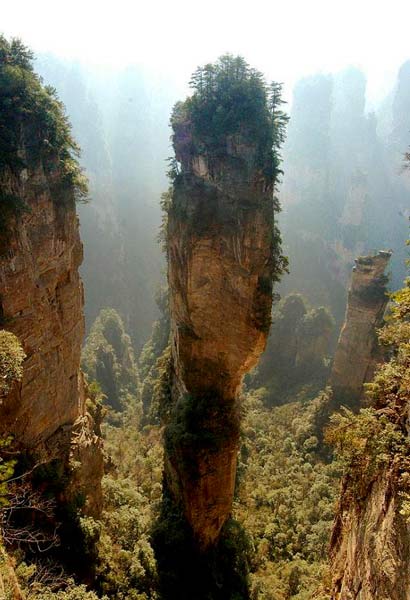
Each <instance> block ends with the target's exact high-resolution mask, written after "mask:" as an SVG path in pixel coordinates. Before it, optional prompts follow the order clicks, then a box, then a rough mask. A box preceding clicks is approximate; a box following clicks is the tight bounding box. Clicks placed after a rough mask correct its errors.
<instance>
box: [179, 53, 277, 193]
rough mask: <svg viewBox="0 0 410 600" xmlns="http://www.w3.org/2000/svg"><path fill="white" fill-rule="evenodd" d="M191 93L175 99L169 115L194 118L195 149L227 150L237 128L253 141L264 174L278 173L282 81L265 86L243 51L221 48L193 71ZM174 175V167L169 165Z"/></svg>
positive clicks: (244, 137) (214, 152) (202, 150)
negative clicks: (211, 59) (239, 53)
mask: <svg viewBox="0 0 410 600" xmlns="http://www.w3.org/2000/svg"><path fill="white" fill-rule="evenodd" d="M190 86H191V88H192V90H193V94H192V95H191V97H190V98H188V99H187V100H186V101H185V102H184V103H178V104H177V105H176V106H175V108H174V112H173V115H172V118H171V125H172V126H173V127H174V129H175V126H176V125H177V124H178V123H179V122H183V121H185V122H187V121H188V122H189V123H191V124H192V132H193V138H192V143H193V144H194V146H195V147H196V148H197V150H198V151H200V152H201V153H202V152H205V153H210V154H211V155H213V156H217V155H218V154H221V153H222V154H224V153H225V152H226V142H227V138H228V137H230V136H235V135H237V134H240V135H241V136H242V137H243V140H244V141H245V142H248V143H250V144H254V143H257V145H258V148H259V156H258V163H259V166H260V167H261V168H262V169H263V171H264V174H265V176H266V178H267V179H269V180H272V181H276V179H277V176H278V175H279V174H280V172H281V171H280V162H281V158H280V147H281V145H282V144H283V142H284V139H285V129H286V124H287V121H288V117H287V115H286V114H285V113H284V112H283V111H282V110H281V105H282V104H283V100H282V97H281V93H282V88H281V84H278V83H272V84H271V86H270V87H269V86H268V85H267V84H266V82H265V80H264V78H263V75H262V74H261V73H260V72H259V71H257V70H256V69H253V68H251V67H250V66H249V65H248V63H247V62H246V61H245V60H244V59H243V58H242V57H241V56H236V57H234V56H232V55H231V54H225V55H223V56H221V57H220V58H219V60H218V61H217V62H216V63H214V64H207V65H205V66H204V67H198V69H197V70H196V71H195V72H194V74H193V75H192V78H191V81H190ZM171 175H172V177H176V176H177V175H178V170H176V169H175V168H174V169H172V167H171Z"/></svg>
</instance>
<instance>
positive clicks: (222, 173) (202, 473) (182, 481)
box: [165, 103, 276, 549]
mask: <svg viewBox="0 0 410 600" xmlns="http://www.w3.org/2000/svg"><path fill="white" fill-rule="evenodd" d="M234 105H235V103H234ZM173 128H174V137H173V141H174V149H175V155H176V159H177V161H178V163H179V164H180V165H181V166H180V173H179V174H178V175H177V176H176V178H175V180H174V186H173V192H172V200H171V203H170V206H169V209H168V227H167V248H168V265H169V268H168V282H169V290H170V314H171V339H172V363H173V367H172V371H173V375H172V381H171V398H172V399H171V406H170V407H168V409H169V417H168V426H167V430H166V435H165V484H166V489H167V490H168V492H169V493H170V494H171V497H172V498H173V500H174V502H176V503H177V504H178V505H180V506H181V508H182V510H183V513H184V515H185V518H186V519H187V521H188V523H189V525H190V528H191V530H192V532H193V536H194V539H195V540H196V542H197V544H198V546H199V547H200V548H202V549H206V548H209V547H210V546H212V545H213V544H215V543H216V541H217V540H218V536H219V534H220V531H221V528H222V526H223V525H224V523H225V522H226V521H227V519H228V517H229V515H230V512H231V508H232V500H233V494H234V487H235V475H236V464H237V452H238V442H239V424H240V410H239V398H238V395H239V390H240V387H241V383H242V378H243V376H244V375H245V373H247V372H248V371H249V370H250V369H251V368H252V367H253V366H254V365H255V364H256V362H257V361H258V358H259V356H260V354H261V352H262V351H263V349H264V348H265V344H266V339H267V334H268V331H269V326H270V315H271V302H272V280H273V273H274V270H275V267H276V264H275V250H274V229H273V218H274V214H273V213H274V210H273V201H272V195H273V185H274V178H273V175H270V176H269V175H265V174H264V168H263V165H262V166H260V164H258V160H260V155H261V153H262V152H263V150H264V148H263V147H262V144H261V143H260V142H259V140H258V139H257V138H256V139H254V141H253V142H250V141H249V135H248V133H249V132H247V131H246V130H245V128H243V131H242V132H239V133H237V134H236V135H227V136H226V137H225V139H224V141H223V143H222V147H221V148H220V149H219V151H218V152H217V153H215V152H212V151H211V150H210V148H209V144H208V141H209V140H207V139H206V136H204V138H203V139H202V140H198V137H195V133H194V130H193V129H194V128H193V124H192V121H191V120H190V118H189V116H187V114H185V113H184V110H182V111H180V112H177V114H175V113H174V118H173ZM201 143H202V146H201ZM269 156H270V157H271V156H272V155H271V154H269ZM270 159H271V158H270ZM268 160H269V159H268Z"/></svg>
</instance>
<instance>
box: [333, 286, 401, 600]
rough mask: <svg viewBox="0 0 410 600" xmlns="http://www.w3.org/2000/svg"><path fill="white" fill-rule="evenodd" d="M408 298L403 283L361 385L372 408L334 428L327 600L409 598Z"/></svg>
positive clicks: (350, 417)
mask: <svg viewBox="0 0 410 600" xmlns="http://www.w3.org/2000/svg"><path fill="white" fill-rule="evenodd" d="M409 299H410V288H409V285H408V282H406V285H405V286H404V288H403V289H401V290H399V291H398V292H396V293H395V294H393V296H392V304H391V310H390V312H389V320H388V321H387V323H386V325H385V326H384V327H383V328H382V329H381V331H380V333H379V339H380V342H381V343H382V344H383V345H387V346H388V347H389V354H388V360H386V362H384V363H382V364H381V365H379V367H378V368H377V369H376V372H375V375H374V377H373V380H372V381H371V383H370V384H369V385H368V390H367V392H368V396H369V400H370V401H371V406H370V407H368V408H367V409H366V410H362V411H361V412H359V413H358V414H356V415H354V414H353V413H350V415H349V416H348V418H347V420H346V419H345V417H342V419H343V418H344V419H345V420H344V421H343V420H342V422H341V423H339V426H338V427H337V428H336V429H335V430H334V432H335V431H336V438H334V439H337V436H338V441H337V452H338V453H339V454H340V455H341V457H342V459H343V463H342V464H343V465H344V471H345V472H344V477H343V479H342V486H341V492H340V500H339V503H338V507H337V510H336V519H335V522H334V527H333V533H332V537H331V543H330V558H331V572H332V587H331V592H332V594H331V598H332V600H407V599H408V598H409V597H410V561H409V557H410V519H409V515H410V502H409V499H410V478H409V453H410V452H409V451H410V443H409V414H410V413H409V406H410V391H409V385H408V377H409V370H410V351H409V333H410V326H409V317H410V308H409V307H410V304H409ZM386 358H387V357H386ZM334 432H333V433H334Z"/></svg>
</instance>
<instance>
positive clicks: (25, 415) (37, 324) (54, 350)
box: [0, 168, 102, 514]
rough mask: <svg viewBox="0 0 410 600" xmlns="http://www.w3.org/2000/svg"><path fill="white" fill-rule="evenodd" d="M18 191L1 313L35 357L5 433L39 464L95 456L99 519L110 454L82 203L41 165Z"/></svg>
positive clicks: (0, 424) (4, 260) (11, 403)
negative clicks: (66, 194)
mask: <svg viewBox="0 0 410 600" xmlns="http://www.w3.org/2000/svg"><path fill="white" fill-rule="evenodd" d="M13 186H14V190H15V192H17V193H18V196H19V197H20V198H21V199H23V200H24V202H25V203H26V205H27V211H26V212H25V213H24V215H22V216H21V217H20V218H19V219H18V220H16V221H15V222H13V223H12V224H9V227H8V233H7V239H6V240H3V249H2V254H1V256H0V314H1V318H2V327H3V328H4V329H7V330H9V331H11V332H13V333H14V334H15V335H16V336H17V337H18V338H19V340H20V342H21V344H22V346H23V349H24V351H25V353H26V356H27V357H26V360H25V362H24V371H23V379H22V381H21V383H20V384H17V385H15V386H14V389H13V390H12V391H11V393H10V394H9V395H8V396H7V397H6V398H2V399H1V403H0V434H1V435H10V434H11V435H12V436H13V438H14V442H15V444H16V446H17V447H18V448H20V449H22V450H24V451H28V452H29V454H30V455H32V456H33V457H34V459H35V460H36V461H38V462H43V461H48V460H52V459H55V458H58V459H61V460H62V461H63V462H64V463H65V464H66V465H68V462H69V460H70V458H73V457H75V458H76V459H77V460H79V459H81V457H82V456H87V457H88V458H89V457H90V455H92V456H93V459H92V464H93V468H92V469H91V470H90V471H89V473H88V476H89V477H88V480H84V481H83V482H82V484H81V487H83V491H85V492H87V491H88V492H89V495H88V496H89V498H88V504H89V508H90V512H91V513H93V514H98V512H99V510H100V507H101V492H100V480H101V476H102V453H101V448H100V444H101V442H100V440H99V438H98V436H96V435H95V433H94V431H93V424H92V422H91V421H90V418H89V417H87V415H86V410H85V392H84V389H83V381H82V377H81V375H80V352H81V345H82V339H83V334H84V321H83V312H82V309H83V289H82V284H81V281H80V277H79V273H78V268H79V266H80V264H81V261H82V255H83V254H82V244H81V242H80V238H79V229H78V219H77V216H76V212H75V205H74V200H73V199H67V198H65V199H64V201H59V199H58V197H54V196H52V193H51V191H50V181H49V178H47V177H46V175H45V174H44V172H43V171H42V169H41V168H37V169H35V170H28V171H26V176H25V177H24V178H21V179H20V181H19V182H17V183H16V182H14V183H13ZM79 431H81V435H80V436H79V435H78V432H79ZM74 432H75V435H74ZM91 449H92V452H90V450H91ZM78 491H79V490H77V492H76V493H78ZM73 493H74V491H73ZM86 495H87V494H86Z"/></svg>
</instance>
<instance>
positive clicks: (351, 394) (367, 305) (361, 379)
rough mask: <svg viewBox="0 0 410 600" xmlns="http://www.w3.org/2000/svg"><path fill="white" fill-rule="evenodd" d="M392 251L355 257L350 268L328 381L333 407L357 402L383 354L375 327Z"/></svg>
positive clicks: (379, 320) (383, 304)
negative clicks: (346, 295)
mask: <svg viewBox="0 0 410 600" xmlns="http://www.w3.org/2000/svg"><path fill="white" fill-rule="evenodd" d="M390 256H391V253H390V252H385V251H380V252H379V253H378V254H377V255H376V256H365V257H361V258H358V259H357V260H356V261H355V262H356V266H355V267H354V268H353V273H352V279H351V285H350V289H349V295H348V301H347V308H346V316H345V321H344V324H343V327H342V331H341V333H340V337H339V341H338V345H337V349H336V353H335V358H334V361H333V367H332V372H331V376H330V381H329V384H330V386H331V387H332V390H333V405H334V408H336V407H337V406H340V404H347V405H349V406H356V407H357V404H358V401H359V400H360V398H361V396H362V394H363V384H364V383H366V382H368V381H370V380H371V379H372V377H373V374H374V370H375V367H376V365H377V364H378V363H379V362H381V360H382V357H381V354H380V349H379V345H378V341H377V329H378V328H379V327H380V326H381V324H382V321H383V315H384V311H385V309H386V305H387V302H388V296H387V289H386V283H387V277H386V276H385V275H384V272H385V269H386V267H387V264H388V262H389V260H390Z"/></svg>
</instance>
